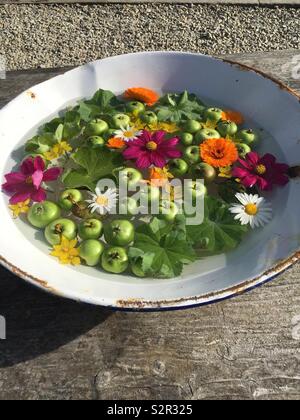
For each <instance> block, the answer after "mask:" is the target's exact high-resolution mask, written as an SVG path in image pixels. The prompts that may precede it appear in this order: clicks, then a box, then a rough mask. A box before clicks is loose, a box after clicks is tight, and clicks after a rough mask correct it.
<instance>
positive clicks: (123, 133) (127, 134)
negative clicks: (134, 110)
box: [115, 125, 143, 141]
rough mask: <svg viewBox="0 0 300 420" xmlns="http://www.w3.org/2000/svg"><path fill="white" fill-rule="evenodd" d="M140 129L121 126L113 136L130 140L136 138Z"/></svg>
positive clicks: (139, 133) (140, 132)
mask: <svg viewBox="0 0 300 420" xmlns="http://www.w3.org/2000/svg"><path fill="white" fill-rule="evenodd" d="M142 133H143V132H142V130H137V129H136V128H135V127H130V126H129V125H128V126H127V127H121V129H120V130H116V131H115V138H117V139H121V140H124V141H131V140H135V139H137V138H138V137H139V136H140V135H141V134H142Z"/></svg>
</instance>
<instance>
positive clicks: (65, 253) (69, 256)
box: [50, 236, 81, 265]
mask: <svg viewBox="0 0 300 420" xmlns="http://www.w3.org/2000/svg"><path fill="white" fill-rule="evenodd" d="M76 245H77V239H73V240H71V241H69V240H68V239H67V238H65V237H64V236H63V237H62V240H61V244H60V245H54V247H53V251H52V252H51V253H50V255H52V256H53V257H57V258H58V259H59V262H60V263H61V264H72V265H79V264H80V262H81V261H80V257H79V249H78V248H76Z"/></svg>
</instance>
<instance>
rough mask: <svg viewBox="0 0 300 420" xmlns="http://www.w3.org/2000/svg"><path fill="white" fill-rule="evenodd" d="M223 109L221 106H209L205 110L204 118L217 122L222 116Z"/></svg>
mask: <svg viewBox="0 0 300 420" xmlns="http://www.w3.org/2000/svg"><path fill="white" fill-rule="evenodd" d="M222 112H223V111H222V109H220V108H207V109H205V111H204V114H203V116H204V119H206V120H210V121H214V122H217V121H219V120H220V119H221V118H222Z"/></svg>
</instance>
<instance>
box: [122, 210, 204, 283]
mask: <svg viewBox="0 0 300 420" xmlns="http://www.w3.org/2000/svg"><path fill="white" fill-rule="evenodd" d="M129 257H130V259H132V260H133V261H136V259H137V258H138V259H141V258H142V267H143V271H144V272H145V273H146V274H147V275H148V276H152V277H157V278H171V277H177V276H179V275H180V274H181V273H182V270H183V265H184V264H187V263H189V262H193V261H195V259H196V255H195V252H194V250H193V248H192V245H191V242H190V241H189V239H188V238H187V236H186V234H185V232H184V230H183V229H182V222H180V223H178V224H176V223H174V224H168V223H166V222H164V221H162V220H159V219H157V218H154V219H153V220H152V221H151V223H150V224H143V225H141V226H139V227H138V228H137V231H136V238H135V243H134V246H133V247H132V248H130V251H129Z"/></svg>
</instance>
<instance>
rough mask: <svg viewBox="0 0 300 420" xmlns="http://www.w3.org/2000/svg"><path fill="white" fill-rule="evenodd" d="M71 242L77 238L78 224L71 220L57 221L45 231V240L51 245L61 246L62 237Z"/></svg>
mask: <svg viewBox="0 0 300 420" xmlns="http://www.w3.org/2000/svg"><path fill="white" fill-rule="evenodd" d="M63 236H64V237H65V238H67V239H69V240H72V239H75V238H76V236H77V227H76V224H75V223H74V222H73V220H71V219H63V218H62V219H57V220H54V221H53V222H51V223H50V224H49V225H48V226H47V227H46V229H45V238H46V240H47V242H49V244H51V245H59V244H60V243H61V240H62V237H63Z"/></svg>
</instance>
